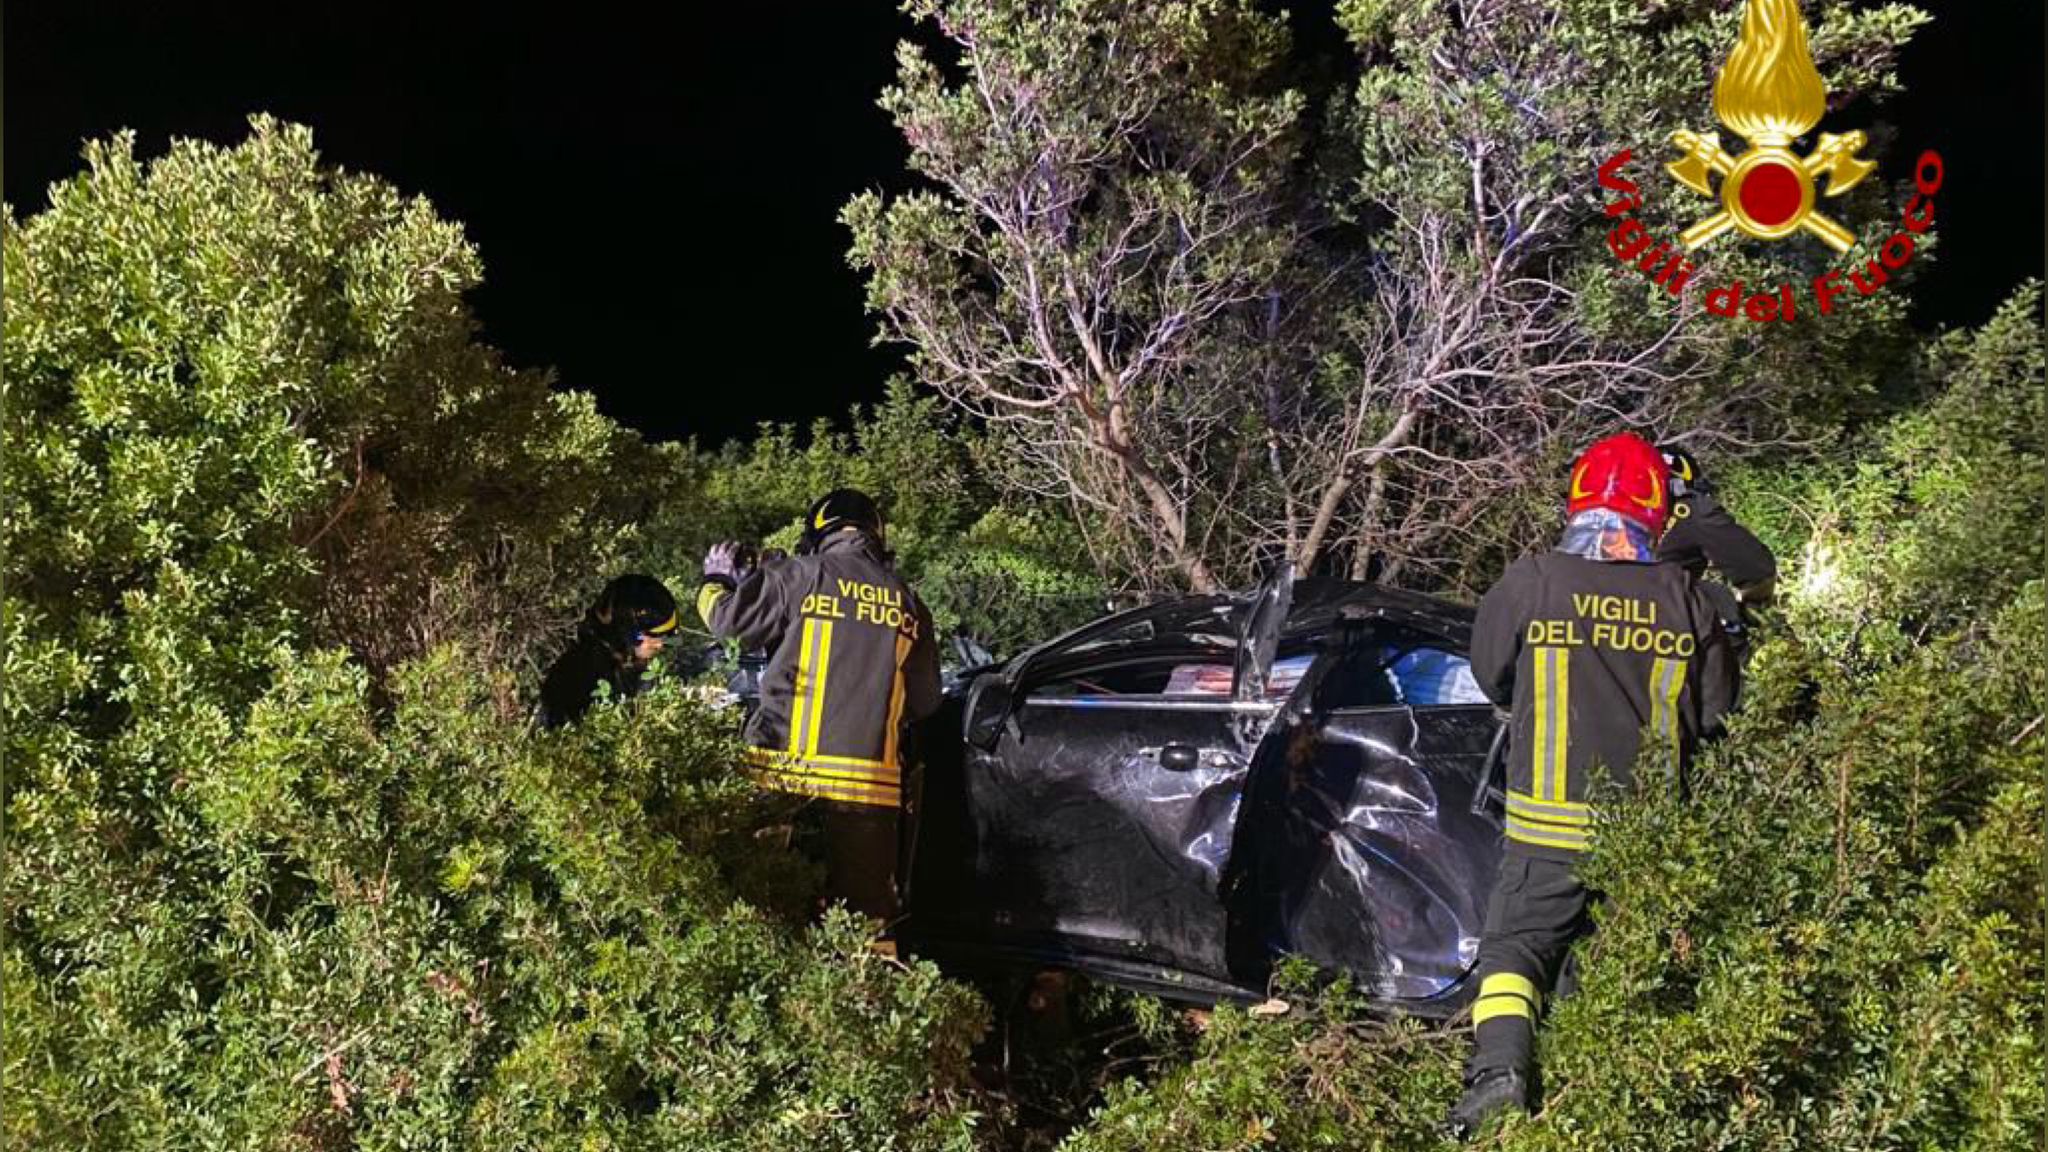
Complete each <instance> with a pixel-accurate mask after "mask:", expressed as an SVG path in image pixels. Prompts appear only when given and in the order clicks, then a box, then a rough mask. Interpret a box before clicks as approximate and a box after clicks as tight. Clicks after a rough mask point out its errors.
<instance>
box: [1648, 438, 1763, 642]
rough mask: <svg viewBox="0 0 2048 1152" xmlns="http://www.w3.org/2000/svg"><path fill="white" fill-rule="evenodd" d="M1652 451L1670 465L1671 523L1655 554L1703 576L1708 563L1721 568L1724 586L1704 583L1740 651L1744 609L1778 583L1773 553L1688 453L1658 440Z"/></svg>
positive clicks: (1745, 623) (1745, 629)
mask: <svg viewBox="0 0 2048 1152" xmlns="http://www.w3.org/2000/svg"><path fill="white" fill-rule="evenodd" d="M1657 451H1658V453H1659V454H1661V455H1662V456H1663V457H1664V463H1665V464H1666V465H1667V466H1669V467H1670V469H1671V527H1670V528H1669V529H1667V530H1666V531H1665V533H1664V538H1663V539H1662V540H1659V541H1658V542H1657V559H1659V560H1668V561H1670V562H1672V563H1674V564H1677V565H1678V566H1679V567H1681V568H1684V569H1685V570H1686V571H1688V572H1690V573H1692V574H1693V575H1694V576H1699V577H1704V576H1705V575H1706V574H1707V569H1708V568H1713V569H1716V570H1718V571H1719V572H1720V573H1721V578H1722V579H1723V580H1726V581H1727V584H1726V585H1722V584H1717V583H1708V584H1706V585H1705V587H1706V589H1707V594H1708V595H1709V596H1711V597H1713V599H1714V603H1715V606H1716V608H1717V609H1718V610H1719V612H1720V614H1721V624H1722V627H1724V628H1726V629H1727V630H1728V632H1729V634H1730V638H1731V639H1732V640H1733V641H1734V643H1735V647H1736V649H1737V651H1738V652H1740V650H1741V649H1742V648H1743V646H1744V641H1745V640H1746V639H1747V633H1748V631H1749V618H1748V613H1747V611H1746V610H1747V609H1749V608H1753V607H1756V606H1758V605H1760V604H1763V603H1764V602H1766V601H1768V600H1769V599H1770V598H1771V593H1772V591H1773V590H1774V589H1775V588H1776V586H1777V582H1778V558H1777V557H1776V556H1773V555H1771V550H1770V548H1769V547H1768V546H1767V545H1765V543H1764V542H1763V541H1761V540H1759V539H1757V538H1756V534H1755V533H1753V532H1751V531H1750V530H1749V529H1747V528H1744V527H1743V526H1742V524H1741V523H1740V522H1739V521H1737V520H1736V519H1735V517H1733V516H1731V515H1729V514H1728V509H1726V508H1724V507H1722V506H1721V502H1720V501H1719V500H1718V499H1716V498H1715V497H1714V487H1713V485H1712V484H1710V483H1708V481H1707V477H1706V474H1705V473H1704V472H1702V471H1701V470H1700V465H1699V461H1697V460H1695V459H1693V456H1692V453H1690V452H1687V451H1686V450H1685V449H1683V448H1680V447H1679V446H1677V445H1676V444H1662V445H1659V446H1658V448H1657ZM1730 589H1733V591H1732V592H1731V591H1730Z"/></svg>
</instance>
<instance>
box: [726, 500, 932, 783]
mask: <svg viewBox="0 0 2048 1152" xmlns="http://www.w3.org/2000/svg"><path fill="white" fill-rule="evenodd" d="M697 608H698V612H699V613H700V614H701V615H702V616H703V617H704V622H705V624H706V625H707V626H709V627H710V629H711V631H712V633H713V634H714V635H716V636H718V637H719V638H720V639H732V640H737V641H738V642H739V644H740V647H741V648H742V649H743V650H748V649H754V648H765V649H767V651H768V663H767V666H766V667H765V668H763V669H762V672H761V699H760V705H759V707H758V708H757V709H756V710H755V712H754V715H753V717H752V718H751V719H750V720H749V721H748V723H747V732H746V742H747V745H748V747H747V759H748V762H749V763H750V764H752V765H753V766H754V767H756V768H757V769H759V770H761V773H762V779H763V782H764V783H766V784H768V785H769V786H770V787H774V788H779V789H782V790H783V791H787V792H797V793H801V794H804V795H809V796H819V797H823V798H825V799H828V800H837V801H842V802H845V803H851V804H865V805H872V806H877V807H890V808H893V807H895V806H896V805H897V804H899V803H900V802H901V795H902V792H901V790H902V767H901V764H900V762H899V757H900V749H899V741H900V739H901V735H902V729H903V725H904V724H906V723H908V722H910V721H915V720H921V719H923V718H924V717H926V716H928V715H930V714H931V713H932V712H934V711H936V710H937V709H938V706H939V660H938V644H937V642H936V640H935V638H934V637H933V635H932V618H931V613H930V612H928V611H926V610H925V607H924V605H923V604H922V603H921V602H919V600H918V598H917V596H916V594H915V593H913V592H912V591H911V590H910V588H909V586H908V585H906V584H905V583H904V582H903V579H902V577H900V576H898V575H897V574H896V572H895V570H894V569H892V568H891V567H890V566H889V565H888V564H887V563H886V562H885V561H884V560H883V559H882V556H881V552H880V549H879V548H878V547H877V545H876V544H875V542H874V541H873V539H871V538H870V537H868V536H867V535H866V534H865V533H862V532H858V531H843V532H840V533H838V534H837V535H834V536H831V537H828V538H827V539H826V540H825V541H824V543H822V544H821V545H820V546H819V548H818V550H817V552H815V553H813V554H812V555H809V556H798V557H794V558H791V559H789V560H783V561H778V562H775V563H771V564H766V565H763V566H761V567H760V568H757V569H755V570H754V571H752V572H750V573H748V575H747V577H746V579H744V580H742V581H740V582H739V584H738V585H737V586H734V587H731V588H728V587H726V586H725V585H723V584H717V583H708V584H706V585H704V588H703V590H702V591H701V592H700V593H699V595H698V600H697Z"/></svg>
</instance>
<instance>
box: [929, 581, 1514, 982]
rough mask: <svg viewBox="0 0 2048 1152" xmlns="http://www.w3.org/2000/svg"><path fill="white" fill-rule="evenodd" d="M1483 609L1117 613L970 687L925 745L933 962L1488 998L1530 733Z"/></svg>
mask: <svg viewBox="0 0 2048 1152" xmlns="http://www.w3.org/2000/svg"><path fill="white" fill-rule="evenodd" d="M1470 628H1471V612H1470V610H1469V609H1465V608H1461V607H1458V606H1456V605H1452V604H1448V603H1445V602H1443V601H1439V600H1434V599H1430V598H1427V597H1422V596H1416V595H1411V594H1406V593H1402V592H1397V591H1392V590H1389V589H1385V588H1381V587H1378V586H1375V585H1368V584H1359V583H1351V582H1344V581H1324V580H1305V581H1299V582H1295V581H1292V580H1290V579H1287V578H1285V577H1284V576H1283V577H1281V578H1277V579H1275V580H1274V581H1271V582H1269V583H1268V584H1267V585H1266V586H1265V587H1263V588H1261V589H1260V590H1259V591H1258V592H1257V593H1255V594H1253V595H1251V596H1249V597H1244V596H1240V597H1229V596H1199V597H1191V598H1187V599H1181V600H1175V601H1171V602H1168V603H1162V604H1156V605H1152V606H1150V607H1145V608H1140V609H1136V610H1133V611H1129V612H1124V613H1120V614H1118V615H1114V616H1110V617H1107V618H1105V619H1103V620H1100V621H1097V622H1095V623H1093V624H1090V625H1088V626H1086V627H1083V628H1081V629H1078V630H1076V631H1074V632H1071V633H1069V634H1067V635H1065V636H1062V637H1059V638H1058V639H1055V640H1052V641H1050V642H1048V643H1045V644H1043V645H1040V646H1039V647H1037V648H1035V649H1033V650H1031V651H1029V652H1026V653H1024V654H1023V655H1021V656H1018V657H1017V658H1015V659H1013V660H1011V661H1009V662H1008V663H1006V664H1002V665H1000V666H997V667H994V668H991V669H986V670H982V671H980V672H977V673H974V674H970V675H968V676H965V677H963V678H962V679H961V680H960V681H958V682H957V683H956V684H954V685H953V687H952V689H951V690H950V691H949V693H948V699H947V705H946V707H945V709H944V710H942V711H941V713H940V714H939V715H938V716H937V717H935V718H934V719H933V720H932V721H931V722H930V723H928V724H927V725H925V727H924V738H923V744H924V768H923V770H922V772H921V773H920V774H919V775H920V776H921V779H920V780H919V781H918V782H917V784H916V786H915V788H914V790H913V793H912V795H913V796H914V799H913V800H912V802H911V813H912V816H913V820H912V821H911V841H912V846H911V850H910V855H911V861H910V867H909V873H908V884H907V888H906V895H907V898H908V907H909V913H910V915H909V920H908V923H906V924H905V925H904V927H903V931H902V938H903V940H904V942H905V944H906V945H908V946H909V947H910V948H911V949H912V950H914V951H916V952H917V953H919V954H921V955H925V956H930V957H932V958H934V959H937V960H939V961H940V962H941V963H943V964H947V965H949V966H954V967H958V968H964V969H983V970H1016V969H1020V968H1021V969H1026V970H1029V969H1042V968H1064V969H1069V970H1074V971H1078V972H1082V973H1085V974H1087V975H1089V976H1091V977H1093V978H1095V979H1098V980H1103V981H1107V982H1110V983H1115V984H1120V985H1123V986H1126V987H1131V988H1136V989H1140V990H1143V991H1147V992H1151V993H1155V994H1159V995H1164V996H1168V997H1172V998H1177V999H1184V1000H1190V1001H1197V1002H1210V1001H1215V1000H1218V999H1225V998H1230V999H1248V998H1259V997H1263V996H1264V995H1265V989H1266V986H1267V979H1268V977H1269V976H1270V974H1271V971H1272V968H1273V965H1274V964H1275V963H1276V962H1277V961H1278V960H1279V959H1280V958H1281V957H1283V956H1286V955H1290V954H1293V955H1300V956H1303V957H1306V958H1307V959H1309V960H1310V961H1312V962H1314V963H1315V964H1316V965H1318V966H1319V967H1320V968H1322V969H1324V970H1326V971H1328V972H1331V973H1345V974H1349V975H1350V976H1351V978H1352V979H1353V981H1354V983H1355V984H1357V985H1358V986H1359V987H1361V988H1363V989H1365V990H1367V991H1368V992H1370V993H1371V994H1372V995H1374V996H1375V997H1376V998H1378V999H1379V1000H1381V1001H1383V1002H1385V1003H1387V1004H1388V1005H1389V1006H1392V1007H1397V1008H1399V1009H1401V1010H1403V1011H1407V1012H1413V1013H1418V1014H1422V1015H1444V1014H1448V1013H1450V1012H1452V1011H1455V1010H1456V1009H1457V1008H1458V1007H1459V1006H1460V1005H1462V1004H1463V1003H1464V1001H1465V1000H1467V999H1469V996H1470V990H1469V988H1468V983H1469V978H1470V976H1471V973H1472V969H1473V965H1474V961H1475V959H1476V956H1477V952H1478V944H1479V935H1480V928H1481V920H1482V918H1483V916H1484V910H1485V903H1486V898H1487V895H1488V892H1489V890H1490V888H1491V885H1492V882H1493V877H1494V873H1495V868H1496V866H1497V864H1498V861H1499V857H1500V851H1501V816H1500V812H1501V792H1500V778H1499V774H1498V759H1499V756H1500V752H1501V744H1502V739H1503V731H1504V729H1503V726H1502V724H1501V723H1500V722H1499V721H1498V720H1497V718H1496V715H1495V712H1494V709H1493V708H1492V706H1491V705H1489V704H1488V703H1487V702H1486V701H1485V700H1484V698H1483V697H1481V696H1480V694H1479V693H1478V691H1477V689H1476V688H1475V687H1474V686H1473V684H1472V679H1471V675H1470V672H1469V669H1468V668H1467V665H1466V660H1465V652H1466V648H1467V644H1468V641H1469V633H1470Z"/></svg>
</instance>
